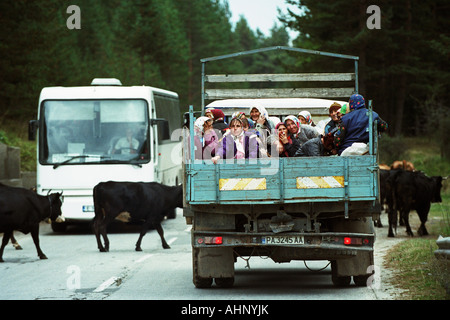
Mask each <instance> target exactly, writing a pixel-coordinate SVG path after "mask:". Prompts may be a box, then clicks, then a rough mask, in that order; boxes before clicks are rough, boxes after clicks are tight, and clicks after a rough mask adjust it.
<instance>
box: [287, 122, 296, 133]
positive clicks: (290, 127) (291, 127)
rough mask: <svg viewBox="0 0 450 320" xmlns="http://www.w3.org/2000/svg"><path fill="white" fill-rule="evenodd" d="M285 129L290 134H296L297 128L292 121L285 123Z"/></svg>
mask: <svg viewBox="0 0 450 320" xmlns="http://www.w3.org/2000/svg"><path fill="white" fill-rule="evenodd" d="M286 128H287V130H288V131H289V132H290V133H291V134H296V133H297V132H298V127H297V125H296V124H295V122H294V121H292V120H287V121H286Z"/></svg>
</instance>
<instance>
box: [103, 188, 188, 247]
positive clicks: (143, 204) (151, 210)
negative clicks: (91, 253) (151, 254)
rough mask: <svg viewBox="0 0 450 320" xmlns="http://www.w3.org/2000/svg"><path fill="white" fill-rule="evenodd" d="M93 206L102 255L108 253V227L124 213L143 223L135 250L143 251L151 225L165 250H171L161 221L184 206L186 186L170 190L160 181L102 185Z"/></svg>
mask: <svg viewBox="0 0 450 320" xmlns="http://www.w3.org/2000/svg"><path fill="white" fill-rule="evenodd" d="M94 206H95V217H94V234H95V237H96V239H97V244H98V249H99V250H100V252H107V251H109V240H108V237H107V235H106V227H107V226H108V224H109V223H110V222H111V221H113V220H114V219H115V218H116V217H117V216H118V215H119V214H120V213H122V212H128V213H129V214H130V216H131V218H132V219H133V220H136V221H139V220H144V223H143V225H142V229H141V233H140V235H139V239H138V241H137V243H136V251H142V249H141V242H142V238H143V237H144V235H145V234H146V233H147V230H148V228H149V227H151V226H153V227H154V228H155V229H156V230H157V231H158V234H159V236H160V237H161V242H162V246H163V248H164V249H169V248H170V247H169V245H168V244H167V242H166V240H165V239H164V231H163V229H162V227H161V221H162V220H163V219H164V216H165V215H166V214H167V212H170V211H172V210H174V209H175V208H177V207H178V208H182V207H183V186H181V185H180V186H174V187H171V186H165V185H163V184H160V183H157V182H114V181H108V182H100V183H99V184H98V185H96V186H95V187H94ZM100 234H101V235H102V236H103V240H104V242H105V246H103V244H102V242H101V239H100Z"/></svg>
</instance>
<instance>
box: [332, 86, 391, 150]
mask: <svg viewBox="0 0 450 320" xmlns="http://www.w3.org/2000/svg"><path fill="white" fill-rule="evenodd" d="M349 108H350V112H349V113H347V114H346V115H344V116H343V117H342V119H341V123H340V124H339V125H338V131H337V132H336V134H335V140H334V143H335V145H336V148H337V150H338V154H339V155H341V153H342V152H343V151H344V150H345V149H347V148H348V147H350V146H351V145H352V144H353V143H355V142H364V143H368V142H369V116H368V115H367V109H366V104H365V100H364V97H363V96H362V95H359V94H354V95H352V96H351V97H350V100H349ZM375 120H378V127H377V128H378V132H385V131H386V130H387V128H388V125H387V123H386V122H385V121H383V120H382V119H381V118H380V117H379V116H378V113H376V112H375V111H374V112H373V121H375Z"/></svg>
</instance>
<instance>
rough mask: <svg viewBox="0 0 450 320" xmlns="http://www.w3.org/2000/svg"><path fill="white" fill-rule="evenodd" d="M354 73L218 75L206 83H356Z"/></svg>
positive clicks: (209, 78)
mask: <svg viewBox="0 0 450 320" xmlns="http://www.w3.org/2000/svg"><path fill="white" fill-rule="evenodd" d="M354 80H355V74H354V73H290V74H289V73H288V74H216V75H206V76H205V81H206V82H281V81H354Z"/></svg>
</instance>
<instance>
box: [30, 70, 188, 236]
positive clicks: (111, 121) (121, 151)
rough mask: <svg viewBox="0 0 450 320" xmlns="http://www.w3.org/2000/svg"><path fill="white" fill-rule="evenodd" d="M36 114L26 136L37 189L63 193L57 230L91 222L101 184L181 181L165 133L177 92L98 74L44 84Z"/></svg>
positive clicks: (175, 115)
mask: <svg viewBox="0 0 450 320" xmlns="http://www.w3.org/2000/svg"><path fill="white" fill-rule="evenodd" d="M37 116H38V117H37V120H31V121H30V122H29V139H30V140H37V166H36V179H37V181H36V183H37V186H36V187H37V188H36V189H37V193H38V194H40V195H46V194H47V193H49V192H50V191H52V192H56V191H58V192H61V193H62V194H63V196H64V203H63V206H62V208H61V209H62V213H63V217H64V222H53V223H52V229H53V230H54V231H56V232H62V231H65V230H66V228H67V226H68V225H70V224H76V223H89V222H90V221H91V220H92V219H93V217H94V201H93V196H92V192H93V191H92V190H93V188H94V187H95V185H97V184H98V183H99V182H102V181H109V180H113V181H144V182H151V181H156V182H160V183H164V184H166V185H178V184H179V183H181V179H182V177H183V170H182V168H181V161H178V160H177V159H176V158H175V157H174V156H173V154H175V153H176V152H177V150H178V153H179V154H180V153H181V142H178V141H175V140H171V136H170V132H171V131H174V130H176V129H178V128H180V126H181V115H180V114H179V98H178V94H177V93H175V92H171V91H168V90H164V89H160V88H155V87H150V86H124V85H122V82H121V81H120V80H119V79H115V78H95V79H93V80H92V82H91V85H90V86H75V87H62V86H56V87H45V88H43V89H42V90H41V93H40V97H39V104H38V109H37ZM127 141H128V142H127ZM121 142H124V143H121ZM169 215H170V216H171V217H172V218H173V214H172V213H171V214H169Z"/></svg>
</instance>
